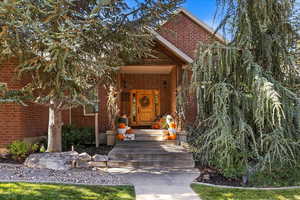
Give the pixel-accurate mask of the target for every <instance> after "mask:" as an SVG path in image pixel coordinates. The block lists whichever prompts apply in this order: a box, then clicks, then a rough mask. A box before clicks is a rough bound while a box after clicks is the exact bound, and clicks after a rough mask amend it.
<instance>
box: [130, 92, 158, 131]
mask: <svg viewBox="0 0 300 200" xmlns="http://www.w3.org/2000/svg"><path fill="white" fill-rule="evenodd" d="M130 107H131V115H130V118H131V120H130V124H131V126H146V125H152V124H153V123H154V121H155V119H156V118H157V117H158V116H159V115H160V93H159V90H131V91H130Z"/></svg>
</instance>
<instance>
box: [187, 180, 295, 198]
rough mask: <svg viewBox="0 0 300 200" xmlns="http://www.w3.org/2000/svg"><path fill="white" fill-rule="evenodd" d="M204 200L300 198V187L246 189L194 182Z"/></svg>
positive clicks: (194, 188)
mask: <svg viewBox="0 0 300 200" xmlns="http://www.w3.org/2000/svg"><path fill="white" fill-rule="evenodd" d="M192 188H193V190H194V191H195V192H196V193H197V194H199V196H200V197H201V199H202V200H300V189H288V190H267V191H266V190H245V189H227V188H215V187H209V186H204V185H198V184H192Z"/></svg>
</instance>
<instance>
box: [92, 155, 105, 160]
mask: <svg viewBox="0 0 300 200" xmlns="http://www.w3.org/2000/svg"><path fill="white" fill-rule="evenodd" d="M92 160H93V161H95V162H107V161H108V156H107V155H99V154H96V155H94V156H93V159H92Z"/></svg>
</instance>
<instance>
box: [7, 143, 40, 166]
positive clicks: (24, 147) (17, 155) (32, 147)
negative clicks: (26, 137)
mask: <svg viewBox="0 0 300 200" xmlns="http://www.w3.org/2000/svg"><path fill="white" fill-rule="evenodd" d="M38 149H39V145H38V144H28V143H26V142H23V141H14V142H13V143H12V144H10V145H9V146H8V152H9V154H10V155H11V157H12V158H13V159H14V160H18V161H22V160H24V159H25V158H26V157H27V156H28V155H29V154H31V153H34V152H36V151H37V150H38Z"/></svg>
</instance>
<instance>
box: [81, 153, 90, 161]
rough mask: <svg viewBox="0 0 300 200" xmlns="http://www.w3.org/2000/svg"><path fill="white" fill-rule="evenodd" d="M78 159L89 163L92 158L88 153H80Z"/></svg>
mask: <svg viewBox="0 0 300 200" xmlns="http://www.w3.org/2000/svg"><path fill="white" fill-rule="evenodd" d="M78 159H79V160H82V161H91V160H92V157H91V156H90V155H89V154H88V153H81V154H79V155H78Z"/></svg>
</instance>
